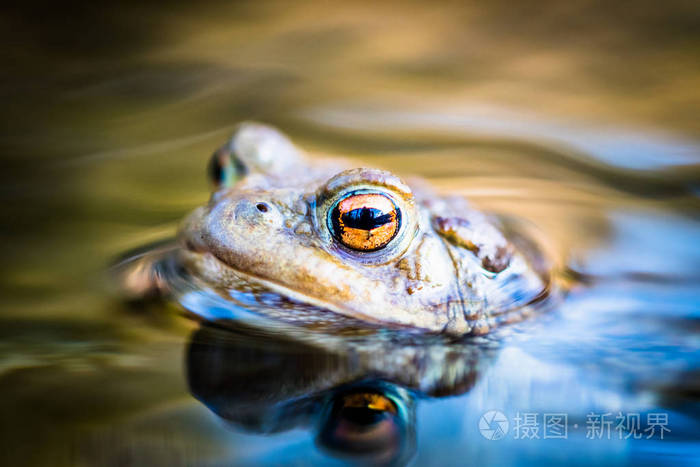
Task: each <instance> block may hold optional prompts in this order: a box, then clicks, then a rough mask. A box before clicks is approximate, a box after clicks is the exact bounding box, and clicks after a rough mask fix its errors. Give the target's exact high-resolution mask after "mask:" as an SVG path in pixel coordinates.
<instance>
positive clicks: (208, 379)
mask: <svg viewBox="0 0 700 467" xmlns="http://www.w3.org/2000/svg"><path fill="white" fill-rule="evenodd" d="M495 353H496V349H494V348H490V346H488V345H486V346H485V345H477V344H475V343H474V342H464V343H461V344H456V343H454V342H453V343H451V344H450V345H445V343H444V341H438V340H435V341H433V342H432V343H426V342H424V341H423V342H416V343H406V342H396V341H392V340H391V339H378V338H376V336H375V337H373V338H370V339H367V340H366V341H364V342H355V343H354V344H353V345H352V346H349V347H347V348H346V349H344V350H343V351H340V350H338V349H337V348H335V349H334V350H329V349H324V348H322V347H321V346H319V345H317V344H316V345H314V344H310V343H304V342H301V341H297V340H292V339H285V338H281V337H280V336H279V335H274V336H273V335H266V334H264V333H260V332H255V333H251V331H250V330H249V329H244V328H243V327H241V326H232V325H231V324H230V323H227V329H225V330H222V329H218V328H215V327H209V326H204V327H202V328H201V329H199V330H198V331H196V332H194V333H193V334H192V336H191V340H190V345H189V348H188V350H187V356H186V367H187V378H188V383H189V387H190V391H191V392H192V394H193V395H194V397H195V398H197V399H198V400H199V401H201V402H202V403H203V404H204V405H206V406H207V407H208V408H209V409H210V410H212V411H213V412H214V413H215V414H216V415H218V416H219V417H221V418H222V419H224V420H225V421H226V422H228V423H230V424H231V425H232V426H233V427H235V428H238V429H243V430H244V431H246V432H252V433H260V434H273V433H280V432H284V431H287V430H291V429H293V428H300V427H306V428H308V429H309V430H311V431H312V432H314V433H315V441H316V444H317V445H318V447H319V448H320V449H321V450H323V451H325V452H327V453H328V454H330V455H332V456H337V457H343V458H352V459H353V460H359V461H362V462H372V463H378V464H397V463H405V462H406V461H408V460H409V459H410V458H411V457H412V456H413V453H414V451H415V444H416V423H417V422H416V404H417V401H418V400H419V399H421V398H426V397H440V396H449V395H457V394H462V393H465V392H467V391H469V390H470V389H471V388H472V387H473V385H474V384H475V382H476V380H477V378H478V375H479V373H480V372H481V371H482V369H483V368H484V367H485V366H487V365H488V363H489V362H490V361H491V360H492V359H493V357H494V355H495Z"/></svg>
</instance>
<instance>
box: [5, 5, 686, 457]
mask: <svg viewBox="0 0 700 467" xmlns="http://www.w3.org/2000/svg"><path fill="white" fill-rule="evenodd" d="M0 37H1V38H2V40H1V41H0V56H1V59H2V62H3V67H2V70H1V71H0V96H1V98H2V103H3V105H2V113H3V114H4V115H3V119H2V122H3V123H2V130H1V132H0V157H1V158H2V164H3V169H2V171H0V182H1V185H0V199H1V200H2V209H0V217H1V218H2V229H1V231H0V235H1V237H0V240H1V241H0V257H1V258H2V270H1V271H0V290H1V291H2V297H3V299H2V302H1V303H0V411H1V413H2V414H3V415H2V420H0V446H2V451H3V454H1V456H7V463H6V465H124V464H127V465H132V464H133V465H153V464H154V463H155V464H162V465H178V464H180V463H181V464H186V465H192V464H206V465H219V464H230V463H242V464H246V463H248V464H252V463H257V462H263V463H273V464H274V463H282V462H286V461H290V460H300V459H301V460H300V461H299V463H300V464H303V463H305V462H312V461H319V462H320V461H324V462H330V461H331V460H333V459H336V458H335V457H334V456H328V455H327V454H325V453H324V452H325V451H323V450H319V449H318V448H317V447H316V445H315V444H314V442H313V439H314V436H313V434H310V433H309V430H310V431H313V430H311V429H310V428H308V426H307V427H306V428H299V429H296V430H294V429H292V430H291V431H290V432H288V433H286V434H283V435H279V436H272V437H263V436H257V435H253V434H250V433H246V432H245V430H240V429H238V430H237V429H231V428H229V427H224V426H223V425H222V423H221V421H220V420H219V419H218V418H217V417H216V415H215V414H214V413H213V412H210V411H209V410H208V409H207V408H206V407H205V406H204V405H202V404H200V403H199V402H197V401H196V400H195V399H194V398H193V397H192V395H191V394H190V391H189V389H188V383H187V367H186V365H185V364H184V363H183V361H185V360H184V357H183V356H184V355H185V354H186V353H187V352H188V350H187V349H188V348H189V347H188V345H189V344H190V340H191V333H192V332H193V331H194V330H195V328H196V326H195V325H194V324H193V323H190V322H188V321H186V320H184V319H182V318H179V317H177V316H176V314H173V313H167V312H165V311H164V310H160V309H158V310H152V312H149V313H143V312H142V310H141V311H139V312H133V310H132V311H129V309H128V307H125V306H124V305H122V304H120V302H119V300H118V299H115V297H114V296H113V295H111V294H110V289H111V284H110V283H109V280H108V279H107V278H106V275H105V270H106V268H107V267H108V266H109V264H110V263H111V262H112V261H113V260H114V258H116V257H117V256H119V255H120V254H121V253H123V252H124V251H126V250H128V249H130V248H134V247H138V246H139V245H143V244H145V243H148V242H150V241H154V240H159V239H163V238H167V237H168V236H170V235H172V234H173V232H174V229H175V228H176V225H177V222H178V221H179V219H181V218H182V217H183V216H184V215H185V214H186V213H187V212H188V211H189V210H191V209H193V208H194V207H196V206H198V205H200V204H202V203H204V202H206V200H207V198H208V194H209V193H208V186H207V183H206V178H205V167H206V163H207V160H208V158H209V156H210V154H211V152H212V151H213V150H214V149H215V148H217V147H218V146H219V145H221V143H222V142H223V141H225V139H226V138H227V137H228V135H229V134H230V132H231V130H232V129H233V127H234V126H235V124H236V123H237V122H239V121H241V120H258V121H262V122H265V123H269V124H273V125H276V126H278V127H279V128H280V129H282V130H283V131H284V132H286V133H287V134H289V135H290V137H291V138H292V139H293V140H294V141H295V142H296V143H297V144H298V145H299V146H300V147H302V148H304V149H305V150H308V151H309V152H310V153H311V155H312V156H313V157H326V156H328V157H332V156H336V155H337V156H343V157H347V158H350V159H356V160H357V161H358V164H360V163H362V164H364V165H370V166H380V167H383V168H387V169H389V170H392V171H394V172H396V173H398V174H401V175H408V174H418V175H422V176H424V177H427V178H429V179H430V180H431V181H432V182H433V183H434V184H435V185H436V187H437V188H438V189H439V190H440V191H441V192H445V193H458V194H463V195H465V196H468V197H469V198H470V199H472V200H473V201H474V202H475V203H476V204H478V205H479V206H481V207H483V208H484V209H487V210H489V211H492V212H495V213H497V214H500V215H508V216H513V215H517V216H519V217H522V218H524V219H525V220H526V221H528V222H530V223H532V224H533V225H537V226H538V227H539V228H540V229H541V230H542V232H543V235H544V236H545V237H546V238H547V239H548V240H547V241H548V246H549V248H550V249H551V250H552V252H554V254H555V255H556V257H557V259H558V261H559V262H560V263H561V264H565V265H568V266H570V267H572V268H574V269H576V270H577V271H578V272H580V273H581V274H583V275H585V276H587V277H589V278H590V280H589V287H587V288H585V290H583V291H581V292H580V293H578V294H574V297H573V298H571V299H569V300H568V301H567V302H566V304H565V305H564V306H563V307H562V309H561V310H559V311H558V313H556V314H555V315H554V316H555V317H554V318H551V319H549V320H546V323H544V324H542V325H541V326H540V327H538V326H534V327H533V328H528V327H527V325H526V327H525V328H523V329H524V330H523V331H522V332H521V333H520V334H518V333H517V332H516V335H518V336H520V337H512V338H510V339H511V340H508V341H507V344H505V349H504V350H502V351H501V352H500V354H499V355H500V357H495V363H493V361H492V360H493V359H492V358H491V357H489V359H488V360H489V362H488V365H486V364H485V366H488V370H486V369H484V371H483V372H481V371H480V374H483V376H482V377H481V379H480V380H479V382H477V383H476V386H475V387H474V389H473V390H471V391H468V392H466V393H464V395H462V396H460V397H456V398H451V399H439V398H438V399H436V400H430V401H428V400H426V401H425V403H423V404H422V405H420V406H419V407H418V409H417V410H418V411H417V416H416V417H415V418H416V420H415V427H414V428H415V431H416V432H415V433H414V434H415V435H416V436H415V439H416V441H415V443H417V444H416V447H415V449H414V450H413V453H412V454H411V455H410V456H407V457H402V458H401V461H402V462H404V461H409V460H410V461H411V462H415V463H417V464H421V463H425V462H427V461H428V460H430V459H432V460H434V461H436V462H440V461H443V462H444V463H451V462H452V463H454V462H455V459H464V458H474V457H478V458H481V459H488V460H491V461H493V462H509V463H528V462H529V461H525V460H524V457H523V456H524V455H527V456H529V457H528V459H530V461H532V462H535V461H537V462H541V463H547V462H552V463H554V462H558V461H562V460H566V461H568V462H569V463H574V464H576V463H581V464H586V463H590V462H591V461H601V460H602V461H610V462H618V463H626V462H629V463H638V462H647V461H648V462H650V463H654V462H660V461H667V460H669V459H674V462H685V461H692V460H693V459H697V455H698V445H697V433H698V432H700V431H699V430H698V424H697V415H698V394H699V393H700V392H699V388H700V371H699V366H700V363H699V355H700V337H699V335H698V331H699V330H700V327H699V326H698V318H699V317H700V310H699V308H700V306H699V305H698V304H699V303H700V291H699V286H698V284H699V282H700V281H699V279H700V271H699V270H698V265H700V242H699V241H698V240H699V239H700V224H699V223H698V219H699V216H698V214H699V213H700V203H698V196H699V195H700V168H699V167H700V165H699V164H700V124H699V122H700V120H699V119H698V108H699V104H700V60H699V58H700V7H698V3H697V2H694V1H690V0H689V1H684V0H672V1H666V2H663V3H662V4H659V3H658V2H651V1H645V0H642V1H634V2H612V3H611V2H603V1H586V0H577V1H571V2H555V1H539V2H534V1H523V2H512V1H500V0H495V1H491V2H488V3H484V2H457V1H455V2H449V1H444V2H442V1H440V2H420V1H415V2H412V1H402V2H335V1H314V2H282V1H280V2H274V1H255V2H216V1H203V2H196V3H193V2H175V1H174V2H169V3H168V4H162V3H160V2H143V1H141V2H130V1H122V2H110V1H106V2H65V3H61V4H55V3H52V2H31V1H30V2H22V3H14V4H9V5H5V6H4V7H3V9H2V14H1V15H0ZM360 161H362V162H360ZM503 355H505V356H506V357H503ZM523 368H529V369H533V368H535V369H538V370H537V371H535V370H532V372H529V373H528V372H527V371H526V370H524V369H523ZM494 388H499V389H497V390H496V389H494ZM392 391H394V390H393V389H392ZM394 392H396V391H394ZM398 393H400V390H399V392H398ZM401 397H403V396H401ZM499 404H500V405H499ZM557 404H560V405H559V406H557ZM409 405H410V404H409ZM552 405H553V406H555V407H554V408H557V407H558V409H561V410H563V409H565V410H567V411H570V412H571V413H573V414H578V415H579V416H581V417H583V415H584V414H585V413H587V412H588V411H591V410H598V411H617V410H623V409H630V410H637V411H644V410H647V411H648V410H652V409H653V410H656V409H660V408H663V410H675V411H677V413H678V415H677V418H675V420H680V421H678V422H676V423H677V425H675V426H672V427H671V428H672V430H675V431H672V434H675V435H676V438H673V436H671V441H666V442H663V443H658V442H656V441H654V442H648V443H643V442H641V441H640V442H631V441H619V442H618V443H617V444H615V443H602V442H597V441H596V442H594V441H591V440H586V439H585V437H584V436H583V435H584V434H585V432H584V433H580V436H579V438H577V440H570V442H568V443H564V444H561V445H559V444H540V443H539V442H535V441H533V442H532V443H529V444H528V443H527V442H526V443H518V442H517V441H516V440H511V441H507V443H509V444H500V445H497V444H495V443H496V442H491V441H486V440H484V439H483V438H481V437H480V436H479V435H478V431H476V423H477V421H478V418H479V415H480V414H481V413H482V412H483V411H485V410H487V409H500V410H502V411H504V412H506V413H507V414H509V413H510V412H515V411H517V410H519V411H524V410H532V411H534V410H541V411H544V410H545V409H552V408H553V407H552ZM421 407H422V408H421ZM562 407H563V409H562ZM509 411H510V412H509ZM455 414H456V415H455ZM409 418H410V417H409ZM672 420H673V417H672ZM581 423H582V425H584V424H585V421H583V422H581ZM302 425H303V424H302ZM473 434H475V436H476V437H477V438H476V439H475V438H473V436H472V435H473ZM505 442H506V441H504V443H505ZM543 443H544V441H543ZM552 443H554V441H552ZM504 445H505V446H507V449H503V446H504ZM555 446H556V448H555ZM447 453H449V456H448V455H447ZM440 456H442V457H440ZM460 456H461V457H460ZM465 456H466V457H465ZM533 456H534V457H533ZM693 456H696V457H695V458H693ZM533 459H534V460H533Z"/></svg>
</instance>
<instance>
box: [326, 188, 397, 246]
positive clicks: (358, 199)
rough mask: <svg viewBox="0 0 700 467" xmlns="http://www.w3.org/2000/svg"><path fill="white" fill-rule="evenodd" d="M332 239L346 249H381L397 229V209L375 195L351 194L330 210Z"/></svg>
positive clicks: (387, 199)
mask: <svg viewBox="0 0 700 467" xmlns="http://www.w3.org/2000/svg"><path fill="white" fill-rule="evenodd" d="M330 220H331V229H332V233H333V237H335V239H336V240H338V241H339V242H340V243H342V244H343V245H345V246H346V247H348V248H352V249H353V250H358V251H374V250H379V249H380V248H383V247H385V246H386V245H387V244H388V243H389V242H390V241H391V240H392V239H393V238H394V237H395V236H396V233H397V232H398V231H399V228H400V227H401V210H400V209H398V208H397V207H396V205H394V202H393V201H392V200H391V199H390V198H389V197H387V196H385V195H383V194H379V193H353V194H350V195H348V196H346V197H345V198H343V199H342V200H340V201H339V202H338V204H336V206H335V208H333V210H332V211H331V219H330Z"/></svg>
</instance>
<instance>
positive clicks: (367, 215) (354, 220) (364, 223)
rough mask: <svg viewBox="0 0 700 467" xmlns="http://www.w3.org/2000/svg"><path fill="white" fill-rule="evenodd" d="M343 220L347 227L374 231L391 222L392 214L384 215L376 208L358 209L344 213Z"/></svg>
mask: <svg viewBox="0 0 700 467" xmlns="http://www.w3.org/2000/svg"><path fill="white" fill-rule="evenodd" d="M341 219H342V221H343V224H344V225H345V227H348V228H351V229H360V230H372V229H376V228H377V227H381V226H382V225H384V224H388V223H389V222H391V214H384V213H383V212H382V211H380V210H379V209H375V208H358V209H353V210H352V211H350V212H346V213H343V215H342V217H341Z"/></svg>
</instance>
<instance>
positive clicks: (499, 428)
mask: <svg viewBox="0 0 700 467" xmlns="http://www.w3.org/2000/svg"><path fill="white" fill-rule="evenodd" d="M479 431H480V432H481V436H483V437H484V438H486V439H488V440H490V441H496V440H499V439H501V438H503V437H504V436H505V435H506V434H507V433H508V419H507V418H506V416H505V415H504V414H503V412H499V411H498V410H489V411H488V412H486V413H485V414H484V415H482V416H481V418H480V419H479Z"/></svg>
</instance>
